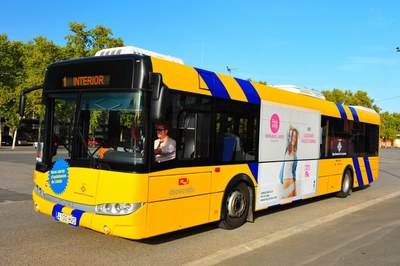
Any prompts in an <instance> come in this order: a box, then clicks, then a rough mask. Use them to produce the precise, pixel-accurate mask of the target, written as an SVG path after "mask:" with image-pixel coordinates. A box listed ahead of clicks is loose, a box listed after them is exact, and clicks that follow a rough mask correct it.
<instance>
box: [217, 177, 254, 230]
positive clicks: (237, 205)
mask: <svg viewBox="0 0 400 266" xmlns="http://www.w3.org/2000/svg"><path fill="white" fill-rule="evenodd" d="M223 203H224V204H223V205H222V212H223V213H222V219H221V221H220V223H219V227H220V228H224V229H229V230H230V229H235V228H238V227H240V226H241V225H243V224H244V223H245V221H246V218H247V215H248V213H249V207H250V192H249V188H248V186H247V184H246V183H245V182H239V183H236V184H235V185H234V186H233V187H232V188H231V189H230V190H229V191H227V193H226V194H225V196H224V201H223Z"/></svg>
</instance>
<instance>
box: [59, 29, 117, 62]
mask: <svg viewBox="0 0 400 266" xmlns="http://www.w3.org/2000/svg"><path fill="white" fill-rule="evenodd" d="M68 25H69V29H70V31H71V32H72V33H73V34H69V35H67V36H65V39H66V40H67V47H66V50H67V54H68V56H69V57H70V58H79V57H86V56H92V55H94V54H95V53H96V52H97V51H99V50H101V49H104V48H110V47H118V46H123V45H124V42H123V41H122V39H121V38H117V39H116V38H113V37H112V35H113V34H112V31H111V29H109V28H105V27H104V26H101V25H97V26H96V27H95V28H94V29H91V30H86V24H85V23H78V22H71V23H69V24H68Z"/></svg>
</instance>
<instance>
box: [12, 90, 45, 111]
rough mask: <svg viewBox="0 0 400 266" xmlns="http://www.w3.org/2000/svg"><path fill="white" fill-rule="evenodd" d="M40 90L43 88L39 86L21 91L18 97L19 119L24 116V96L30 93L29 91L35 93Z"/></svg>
mask: <svg viewBox="0 0 400 266" xmlns="http://www.w3.org/2000/svg"><path fill="white" fill-rule="evenodd" d="M42 88H43V86H42V85H39V86H35V87H32V88H26V89H23V90H22V91H21V94H20V95H19V110H18V111H19V115H20V117H23V116H24V114H25V105H26V94H28V93H30V92H31V91H36V90H39V89H42Z"/></svg>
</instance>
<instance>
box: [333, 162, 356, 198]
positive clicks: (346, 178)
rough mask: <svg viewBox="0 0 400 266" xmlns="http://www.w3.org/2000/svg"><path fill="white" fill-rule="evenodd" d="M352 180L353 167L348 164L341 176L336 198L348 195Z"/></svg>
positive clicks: (350, 190)
mask: <svg viewBox="0 0 400 266" xmlns="http://www.w3.org/2000/svg"><path fill="white" fill-rule="evenodd" d="M353 182H354V171H353V168H352V167H351V166H350V165H348V166H347V167H346V168H345V169H344V171H343V176H342V184H341V187H340V191H339V192H338V193H336V196H337V197H338V198H346V197H347V196H349V195H350V194H351V192H352V190H353Z"/></svg>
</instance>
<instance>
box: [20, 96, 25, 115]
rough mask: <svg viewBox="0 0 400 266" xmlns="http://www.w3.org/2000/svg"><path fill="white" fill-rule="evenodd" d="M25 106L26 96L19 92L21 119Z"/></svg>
mask: <svg viewBox="0 0 400 266" xmlns="http://www.w3.org/2000/svg"><path fill="white" fill-rule="evenodd" d="M25 105H26V95H25V93H24V91H21V94H20V96H19V116H20V117H21V118H22V117H24V114H25Z"/></svg>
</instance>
